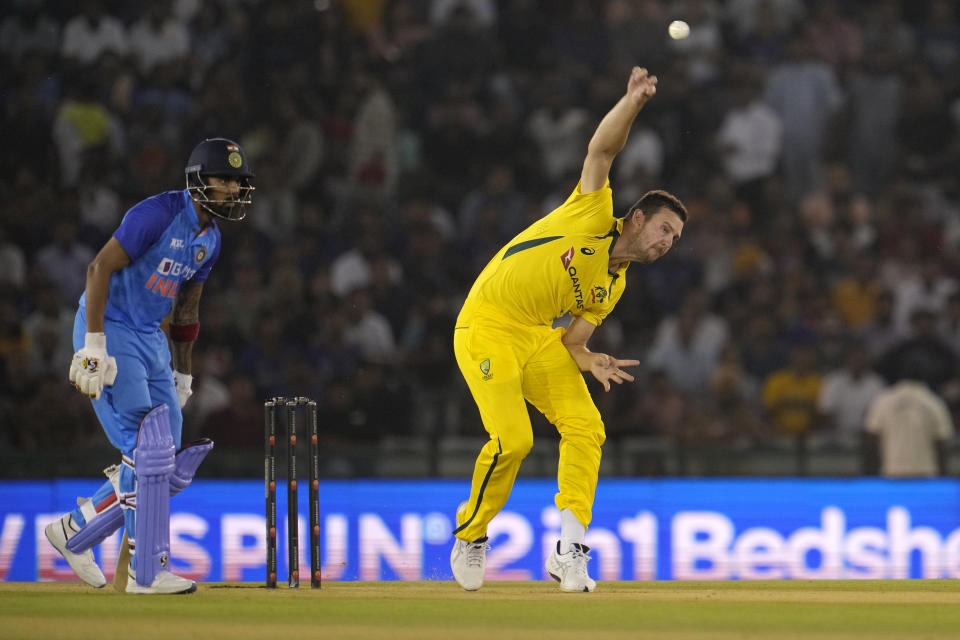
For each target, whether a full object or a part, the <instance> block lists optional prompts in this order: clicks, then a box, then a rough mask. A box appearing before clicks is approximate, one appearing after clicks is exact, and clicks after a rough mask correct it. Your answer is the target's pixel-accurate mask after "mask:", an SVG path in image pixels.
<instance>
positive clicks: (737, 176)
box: [717, 74, 783, 215]
mask: <svg viewBox="0 0 960 640" xmlns="http://www.w3.org/2000/svg"><path fill="white" fill-rule="evenodd" d="M761 89H762V87H761V86H760V84H759V82H758V80H757V79H755V78H753V77H749V76H747V75H746V74H745V77H744V78H743V79H742V80H741V81H740V82H739V83H738V84H737V85H736V86H735V87H734V90H733V105H732V107H731V108H730V110H729V111H728V112H727V114H726V116H725V117H724V119H723V122H722V123H721V124H720V130H719V131H718V133H717V147H718V149H719V152H720V161H721V162H722V164H723V169H724V171H725V173H726V174H727V177H728V178H729V179H730V181H731V182H732V183H733V185H734V187H735V189H736V192H737V197H738V198H739V199H740V200H741V201H743V202H744V203H745V204H746V205H747V206H749V207H750V210H751V211H752V212H753V213H754V215H759V214H761V213H762V211H763V202H764V195H763V191H764V187H765V185H766V181H767V180H768V179H769V178H770V177H772V176H773V175H774V174H775V173H776V171H777V163H778V162H779V161H780V152H781V150H782V148H783V143H782V137H783V123H782V121H781V120H780V116H778V115H777V113H776V111H774V110H773V109H772V108H771V107H770V106H769V105H768V104H767V103H765V102H764V101H763V100H761V99H760V95H761Z"/></svg>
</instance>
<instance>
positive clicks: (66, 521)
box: [43, 513, 107, 589]
mask: <svg viewBox="0 0 960 640" xmlns="http://www.w3.org/2000/svg"><path fill="white" fill-rule="evenodd" d="M75 526H76V524H75V523H74V522H73V516H72V515H70V514H69V513H68V514H66V515H64V516H63V517H62V518H60V519H59V520H54V521H53V522H51V523H50V524H48V525H47V526H46V528H45V529H44V530H43V533H44V535H46V536H47V540H49V541H50V544H52V545H53V548H54V549H56V550H57V551H59V552H60V555H62V556H63V559H64V560H66V561H67V564H68V565H70V568H71V569H73V572H74V573H75V574H77V577H78V578H80V579H81V580H83V581H84V582H86V583H87V584H88V585H90V586H91V587H96V588H97V589H101V588H103V587H104V586H105V585H106V584H107V579H106V578H104V577H103V571H100V567H98V566H97V561H96V560H94V559H93V549H87V550H86V551H84V552H83V553H74V552H72V551H70V550H69V549H67V540H69V539H70V538H72V537H73V536H74V535H75V534H76V533H77V531H79V529H75V528H74V527H75Z"/></svg>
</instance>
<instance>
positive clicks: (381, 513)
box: [0, 479, 960, 581]
mask: <svg viewBox="0 0 960 640" xmlns="http://www.w3.org/2000/svg"><path fill="white" fill-rule="evenodd" d="M98 484H99V483H98V482H97V481H95V480H55V481H39V482H33V481H30V482H27V481H24V482H4V483H0V579H3V580H28V581H29V580H67V579H71V578H72V573H71V572H70V570H69V568H68V567H67V566H66V564H65V563H64V562H63V560H62V559H61V558H60V557H59V555H58V554H57V553H56V551H54V550H53V548H52V547H50V545H49V544H48V543H47V541H46V539H45V538H44V536H43V526H44V525H45V524H46V523H47V522H49V521H51V520H52V519H54V518H56V517H58V516H59V515H60V514H61V513H63V512H64V511H65V510H66V509H68V508H69V507H70V506H71V505H73V504H75V500H76V497H77V496H88V495H90V494H91V493H92V492H93V490H94V489H95V488H96V487H97V486H98ZM468 490H469V485H468V482H467V481H466V480H416V481H413V480H388V481H366V480H354V481H325V482H322V483H321V485H320V500H321V549H322V552H323V572H324V578H325V579H327V580H432V579H436V580H447V579H450V567H449V553H450V545H451V542H452V538H451V529H452V526H453V522H452V514H453V511H454V509H455V508H456V505H457V504H459V502H460V501H461V500H463V499H464V498H465V497H466V495H467V493H468ZM555 491H556V483H555V481H553V480H528V479H523V480H519V481H518V482H517V485H516V487H515V488H514V490H513V493H512V494H511V496H510V500H509V501H508V502H507V505H506V507H505V508H504V510H503V511H502V512H501V513H500V515H498V516H497V518H496V519H494V521H493V522H492V523H491V525H490V528H489V531H488V534H489V535H490V538H491V544H492V550H491V551H490V553H489V555H488V564H487V579H488V580H531V579H543V578H544V577H545V576H544V572H543V558H544V557H545V556H546V553H547V552H548V551H549V549H550V547H551V545H553V544H555V542H556V539H557V536H558V532H559V529H560V515H559V513H558V512H557V510H556V508H555V507H554V506H553V495H554V493H555ZM305 494H306V492H304V491H301V492H300V495H299V498H300V503H301V504H300V513H301V519H300V524H299V528H300V531H301V535H300V541H301V543H300V552H301V556H302V559H301V568H302V570H304V571H305V570H306V568H307V567H308V566H309V564H308V559H307V558H306V556H305V554H306V552H307V548H308V545H307V537H306V533H307V528H306V526H307V525H306V518H307V502H306V495H305ZM278 499H279V501H280V504H279V505H278V509H277V511H278V517H279V531H278V536H277V537H278V540H279V543H280V548H279V550H278V554H277V555H278V558H279V561H280V567H279V570H280V574H279V576H280V579H281V580H283V577H284V576H285V573H286V567H285V558H286V549H285V540H286V525H285V514H286V508H285V505H284V502H283V500H284V496H283V494H282V491H280V495H279V496H278ZM171 514H172V515H171V536H172V537H171V546H172V561H173V565H174V570H175V571H177V572H178V573H181V574H183V575H185V576H188V577H192V578H194V579H199V580H207V581H224V580H225V581H260V580H263V578H264V572H265V553H264V544H265V542H264V541H265V519H264V487H263V483H262V482H261V481H255V480H236V481H210V480H198V481H197V482H195V483H194V484H193V485H192V486H191V487H189V488H188V489H187V490H186V491H184V492H183V493H181V494H180V495H178V496H177V497H175V498H174V499H173V501H172V504H171ZM587 544H588V545H589V546H591V547H592V551H591V556H592V557H593V561H592V562H591V565H590V566H591V573H592V574H593V575H594V576H595V577H596V578H598V579H600V580H654V579H659V580H727V579H779V578H834V579H836V578H920V577H923V578H958V577H960V482H958V481H954V480H901V481H892V480H882V479H853V480H821V479H817V480H790V479H745V480H680V479H671V480H632V479H601V481H600V485H599V487H598V490H597V498H596V504H595V506H594V520H593V523H592V524H591V526H590V530H589V531H588V532H587ZM118 546H119V534H117V535H115V536H113V537H112V538H109V539H108V540H106V541H105V542H104V543H103V545H101V547H99V548H98V549H97V551H96V556H97V559H98V561H99V562H100V563H101V566H103V568H104V573H105V574H106V575H107V577H108V578H110V577H111V575H112V570H113V565H114V560H115V558H116V553H117V548H118Z"/></svg>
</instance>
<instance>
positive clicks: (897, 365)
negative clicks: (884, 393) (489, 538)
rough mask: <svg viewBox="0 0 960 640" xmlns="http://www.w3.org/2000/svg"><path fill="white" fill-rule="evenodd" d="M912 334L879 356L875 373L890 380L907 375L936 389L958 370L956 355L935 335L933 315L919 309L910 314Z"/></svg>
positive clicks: (930, 312) (928, 311) (926, 310)
mask: <svg viewBox="0 0 960 640" xmlns="http://www.w3.org/2000/svg"><path fill="white" fill-rule="evenodd" d="M910 322H911V334H910V336H909V337H907V338H904V339H903V340H902V341H900V342H899V343H897V344H894V345H893V346H892V347H891V348H890V349H888V350H887V351H886V352H885V353H883V354H882V355H881V356H880V359H879V360H878V361H877V367H876V368H877V372H878V373H879V374H880V375H882V376H883V377H884V378H886V379H887V381H889V382H890V383H893V382H895V381H897V380H900V379H902V378H904V377H909V378H910V379H911V380H918V381H920V382H923V383H924V384H926V385H927V386H928V387H930V388H931V389H937V390H939V389H940V388H941V386H943V385H944V384H946V383H947V382H948V381H949V380H950V379H951V378H953V377H954V376H955V375H956V373H957V363H956V358H957V356H956V354H955V353H954V352H953V350H952V349H951V348H950V346H949V345H948V344H947V343H946V342H944V341H943V340H942V339H941V338H940V337H939V336H938V335H937V322H936V316H935V315H934V313H933V312H932V311H930V310H929V309H924V308H918V309H915V310H914V311H913V313H912V314H911V316H910Z"/></svg>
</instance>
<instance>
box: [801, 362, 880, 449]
mask: <svg viewBox="0 0 960 640" xmlns="http://www.w3.org/2000/svg"><path fill="white" fill-rule="evenodd" d="M886 386H887V385H886V383H885V382H884V380H883V378H881V377H880V376H879V375H877V374H876V373H874V372H873V371H872V370H871V369H870V354H869V352H868V351H867V349H866V347H865V346H864V345H863V344H862V343H854V344H852V345H850V347H849V350H848V353H847V358H846V362H845V363H844V366H843V367H842V368H840V369H836V370H833V371H828V372H827V373H826V375H824V377H823V387H822V388H821V389H820V395H819V397H818V398H817V409H818V411H819V412H820V414H821V422H820V424H819V427H818V428H819V430H820V432H821V433H824V434H826V435H827V437H828V438H829V439H830V440H833V441H834V442H837V443H840V444H844V445H847V446H857V445H859V444H860V439H861V437H862V434H863V429H864V418H865V417H866V415H867V409H868V408H869V407H870V405H871V403H872V402H873V400H874V398H876V397H877V395H878V394H879V393H880V392H881V391H883V390H884V389H885V388H886Z"/></svg>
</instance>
